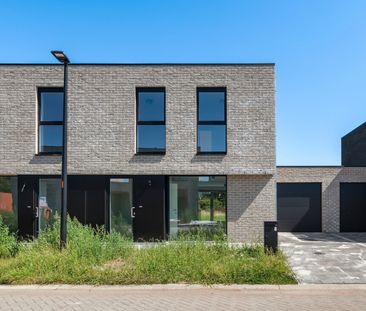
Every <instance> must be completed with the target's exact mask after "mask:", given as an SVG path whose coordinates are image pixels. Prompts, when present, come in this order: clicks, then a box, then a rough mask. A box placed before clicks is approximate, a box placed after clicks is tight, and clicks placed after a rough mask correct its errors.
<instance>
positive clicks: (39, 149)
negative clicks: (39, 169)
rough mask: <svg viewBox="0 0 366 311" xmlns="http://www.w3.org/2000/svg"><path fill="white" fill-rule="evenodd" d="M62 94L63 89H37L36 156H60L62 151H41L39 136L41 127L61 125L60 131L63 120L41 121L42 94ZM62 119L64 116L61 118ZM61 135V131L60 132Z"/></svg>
mask: <svg viewBox="0 0 366 311" xmlns="http://www.w3.org/2000/svg"><path fill="white" fill-rule="evenodd" d="M60 92H61V93H64V96H65V92H64V88H63V87H39V88H38V89H37V101H38V144H37V154H38V155H61V154H62V151H51V152H48V151H41V140H40V134H41V126H42V125H58V126H60V125H62V129H63V127H64V120H62V121H41V108H42V107H41V106H42V96H41V94H42V93H60ZM63 108H64V107H63ZM62 118H64V115H63V116H62ZM62 133H63V130H62ZM62 135H63V134H62ZM63 141H64V140H63V137H62V150H63V147H64V146H63Z"/></svg>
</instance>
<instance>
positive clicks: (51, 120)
mask: <svg viewBox="0 0 366 311" xmlns="http://www.w3.org/2000/svg"><path fill="white" fill-rule="evenodd" d="M63 114H64V91H63V89H62V88H47V89H39V90H38V120H39V124H38V151H39V153H62V147H63V144H62V135H63V123H64V122H63V121H64V117H63Z"/></svg>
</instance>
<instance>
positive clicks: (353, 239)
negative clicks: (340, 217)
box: [279, 232, 366, 284]
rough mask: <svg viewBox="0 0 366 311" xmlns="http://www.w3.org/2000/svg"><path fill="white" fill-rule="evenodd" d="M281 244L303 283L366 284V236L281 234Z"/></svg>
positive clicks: (349, 234) (351, 234) (359, 234)
mask: <svg viewBox="0 0 366 311" xmlns="http://www.w3.org/2000/svg"><path fill="white" fill-rule="evenodd" d="M279 243H280V248H281V249H282V251H283V252H284V253H285V255H286V256H287V257H288V260H289V264H290V266H291V268H292V269H293V271H294V272H295V274H296V276H297V278H298V280H299V282H300V283H303V284H320V283H324V284H340V283H341V284H346V283H347V284H351V283H352V284H355V283H358V284H365V283H366V233H284V232H281V233H279Z"/></svg>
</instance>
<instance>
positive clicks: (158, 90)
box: [136, 87, 166, 155]
mask: <svg viewBox="0 0 366 311" xmlns="http://www.w3.org/2000/svg"><path fill="white" fill-rule="evenodd" d="M140 92H150V93H152V92H156V93H161V92H163V93H164V120H163V121H139V93H140ZM139 125H164V127H165V131H164V134H165V148H164V151H140V150H139V142H138V127H139ZM165 153H166V90H165V87H136V154H144V155H145V154H146V155H154V154H157V155H164V154H165Z"/></svg>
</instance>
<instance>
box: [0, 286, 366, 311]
mask: <svg viewBox="0 0 366 311" xmlns="http://www.w3.org/2000/svg"><path fill="white" fill-rule="evenodd" d="M365 306H366V285H300V286H297V285H296V286H214V287H204V286H184V285H167V286H164V285H158V286H136V287H133V286H129V287H123V286H122V287H121V286H102V287H91V286H68V285H66V286H0V310H37V311H38V310H104V311H105V310H149V311H150V310H151V311H154V310H165V311H168V310H176V311H179V310H184V311H189V310H204V311H208V310H225V311H229V310H249V311H250V310H266V311H267V310H271V311H280V310H281V311H282V310H297V311H301V310H317V311H321V310H352V311H354V310H365Z"/></svg>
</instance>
